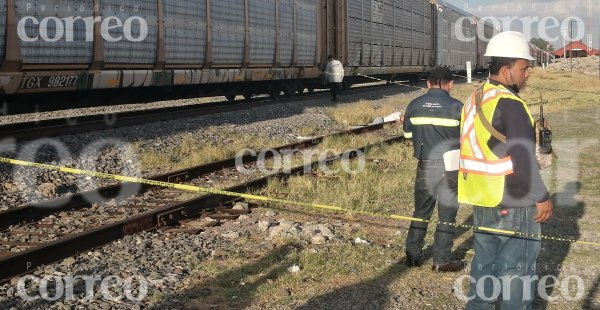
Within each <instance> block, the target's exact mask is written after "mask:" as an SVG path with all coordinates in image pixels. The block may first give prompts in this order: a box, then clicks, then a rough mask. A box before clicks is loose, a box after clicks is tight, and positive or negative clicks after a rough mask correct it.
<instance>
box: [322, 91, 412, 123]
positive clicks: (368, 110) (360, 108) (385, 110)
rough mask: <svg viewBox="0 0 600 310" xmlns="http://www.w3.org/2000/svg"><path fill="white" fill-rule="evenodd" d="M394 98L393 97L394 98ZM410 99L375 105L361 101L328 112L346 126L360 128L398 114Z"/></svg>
mask: <svg viewBox="0 0 600 310" xmlns="http://www.w3.org/2000/svg"><path fill="white" fill-rule="evenodd" d="M392 98H393V97H392ZM407 104H408V99H390V98H388V99H387V100H385V102H383V103H381V102H378V103H374V102H372V101H367V100H361V101H359V102H357V103H352V104H344V105H339V106H337V107H335V108H332V109H330V110H329V111H328V113H327V114H328V115H329V117H331V119H333V120H334V121H336V122H338V123H340V124H343V125H346V126H359V125H365V124H369V123H371V122H372V121H373V120H374V119H375V118H377V117H383V116H387V115H389V114H391V113H394V112H398V108H399V106H401V105H407Z"/></svg>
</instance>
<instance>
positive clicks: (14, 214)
mask: <svg viewBox="0 0 600 310" xmlns="http://www.w3.org/2000/svg"><path fill="white" fill-rule="evenodd" d="M384 125H385V124H375V125H370V126H365V127H359V128H355V129H352V130H347V131H340V132H337V133H333V134H330V135H323V136H319V137H315V138H313V139H310V140H305V141H300V142H297V143H291V144H286V145H283V146H279V147H275V148H272V149H273V150H275V151H278V152H281V151H283V150H301V149H305V148H309V147H314V146H316V145H318V144H319V143H321V142H322V141H323V140H324V139H325V138H327V137H336V136H343V135H358V134H363V133H367V132H372V131H376V130H381V129H383V128H384ZM273 155H274V152H267V153H266V154H265V159H269V158H271V157H273ZM240 160H241V162H242V163H244V164H249V163H254V162H256V161H257V160H258V156H257V155H250V154H246V155H244V156H243V157H241V158H236V157H232V158H228V159H224V160H221V161H218V162H213V163H208V164H204V165H199V166H195V167H191V168H187V169H182V170H178V171H174V172H169V173H165V174H160V175H155V176H151V177H148V179H150V180H155V181H163V182H172V183H181V182H184V181H185V180H188V179H193V178H197V177H200V176H203V175H207V174H210V173H214V172H217V171H221V170H223V169H228V168H233V167H235V166H236V164H237V162H240ZM129 186H136V187H138V188H137V189H138V190H137V192H135V193H134V194H141V193H143V192H145V191H147V190H149V189H151V188H153V187H152V186H147V185H142V186H139V185H137V184H128V183H119V184H115V185H110V186H106V187H102V188H99V189H96V190H91V191H87V192H83V193H77V194H73V195H69V196H66V197H61V198H57V199H53V200H50V201H46V202H41V203H34V204H29V205H25V206H22V207H18V208H13V209H9V210H6V211H3V212H0V229H7V228H8V227H10V226H11V225H16V224H20V223H27V222H32V221H37V220H39V219H41V218H43V217H46V216H48V215H51V214H55V213H58V212H60V211H68V210H75V209H83V208H89V207H91V206H92V204H93V203H94V202H101V201H99V200H93V199H90V197H103V198H104V199H105V200H108V199H112V198H118V197H122V195H120V194H122V193H127V194H129V195H130V194H132V190H127V189H129V188H128V187H129ZM56 206H60V207H56Z"/></svg>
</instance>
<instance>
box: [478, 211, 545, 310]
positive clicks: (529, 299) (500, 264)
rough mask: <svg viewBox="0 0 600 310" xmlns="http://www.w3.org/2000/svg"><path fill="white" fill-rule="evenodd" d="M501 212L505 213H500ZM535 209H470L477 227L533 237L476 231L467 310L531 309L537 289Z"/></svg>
mask: <svg viewBox="0 0 600 310" xmlns="http://www.w3.org/2000/svg"><path fill="white" fill-rule="evenodd" d="M502 209H504V210H505V211H504V212H502ZM536 213H537V210H536V208H535V206H532V207H526V208H501V207H497V208H484V207H473V220H474V224H475V226H476V227H486V228H493V229H500V230H510V231H518V232H523V233H526V234H530V235H535V236H507V235H502V234H499V233H494V232H490V231H484V230H476V231H475V240H474V245H473V247H474V250H475V256H474V257H473V262H472V264H471V279H470V280H471V285H470V288H469V294H468V296H467V298H469V299H470V300H469V302H468V303H467V309H494V304H495V303H496V301H498V303H500V304H501V309H515V310H517V309H519V310H521V309H532V303H533V299H534V297H535V287H537V285H536V284H537V277H536V265H535V262H536V259H537V257H538V254H539V253H540V248H541V241H540V239H539V237H538V235H539V234H540V233H541V227H540V224H539V223H536V222H535V221H534V220H533V219H534V218H535V215H536Z"/></svg>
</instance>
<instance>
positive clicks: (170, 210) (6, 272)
mask: <svg viewBox="0 0 600 310" xmlns="http://www.w3.org/2000/svg"><path fill="white" fill-rule="evenodd" d="M384 125H386V124H377V125H372V126H367V127H361V128H357V129H353V130H349V131H343V132H338V133H335V134H333V135H328V136H321V137H317V138H314V139H312V140H307V141H302V142H299V143H294V144H289V145H284V146H280V147H277V148H275V150H277V151H280V152H283V151H285V150H303V149H306V148H311V147H316V146H318V144H320V143H321V142H322V141H323V140H324V139H325V138H327V137H332V136H343V135H358V134H364V133H369V132H375V131H378V130H381V129H383V128H384ZM403 140H404V137H402V136H395V137H391V138H386V139H385V140H383V141H381V142H380V143H377V144H375V145H380V144H381V143H395V142H400V141H403ZM372 146H374V145H369V146H364V147H361V148H358V149H357V150H360V151H366V150H367V149H369V148H371V147H372ZM271 156H272V155H271ZM340 158H341V156H333V157H329V158H328V159H326V160H325V161H324V163H325V164H329V163H332V162H335V161H337V160H339V159H340ZM257 159H258V158H257V156H252V155H246V156H245V157H244V158H243V159H242V162H243V163H244V165H245V166H247V165H253V164H256V163H257ZM319 164H323V162H322V161H321V162H319V161H315V162H311V163H308V164H306V165H301V166H298V167H295V168H292V169H290V170H289V171H284V172H278V173H274V174H271V175H266V176H260V177H258V178H256V179H252V180H250V181H248V182H245V183H242V184H238V185H235V186H231V187H229V188H227V189H225V190H226V191H231V192H239V193H244V192H249V191H253V190H257V189H260V188H261V187H264V186H265V185H267V183H268V181H269V180H270V179H271V178H286V177H289V176H291V175H301V174H304V173H305V172H306V171H312V168H314V167H316V166H317V165H319ZM235 167H236V160H235V158H230V159H226V160H222V161H219V162H215V163H211V164H207V165H202V166H197V167H193V168H189V169H185V170H179V171H174V172H171V173H167V174H162V175H157V176H153V177H149V178H148V179H151V180H155V181H164V182H172V183H181V182H186V184H201V183H202V182H203V181H204V178H203V177H204V176H206V175H209V174H214V173H219V172H223V171H225V170H226V169H232V170H233V169H235ZM309 168H310V169H309ZM127 186H132V184H116V185H112V186H108V187H104V188H100V189H98V190H96V191H91V192H85V193H78V194H74V195H71V196H68V197H63V198H58V199H55V200H52V201H47V202H42V203H36V204H31V205H27V206H23V207H19V208H14V209H9V210H8V211H5V212H1V213H0V282H6V281H8V280H10V278H12V277H15V276H18V275H21V274H26V273H28V272H32V271H35V269H36V267H39V266H42V265H45V264H49V263H53V262H56V261H59V260H61V259H64V258H67V257H70V256H73V255H76V254H77V253H80V252H83V251H87V250H89V249H92V248H95V247H99V246H102V245H104V244H107V243H110V242H112V241H115V240H117V239H120V238H122V237H124V236H126V235H131V234H135V233H138V232H141V231H147V230H155V229H157V228H160V227H165V226H170V225H176V224H177V223H179V222H180V221H182V220H186V219H189V218H192V217H198V216H201V215H203V214H204V215H207V214H212V216H216V217H219V215H215V213H219V212H220V210H221V211H222V209H223V206H227V205H232V204H234V203H236V202H238V201H239V198H236V197H229V196H223V195H217V194H206V195H202V196H197V194H191V193H182V192H178V191H176V190H174V189H168V188H167V189H163V188H158V187H155V186H149V185H142V186H141V187H139V188H137V189H136V192H135V195H133V196H131V195H130V194H131V193H128V194H126V195H127V197H123V196H122V195H123V192H120V190H121V189H122V187H127ZM125 192H126V191H125ZM90 197H95V200H94V199H91V198H90ZM102 202H106V203H104V204H102ZM56 206H60V207H56ZM244 212H246V211H245V210H234V211H225V212H224V213H223V212H221V213H220V214H221V217H222V218H228V217H231V216H233V217H235V216H236V215H239V214H240V213H244ZM231 213H233V214H231Z"/></svg>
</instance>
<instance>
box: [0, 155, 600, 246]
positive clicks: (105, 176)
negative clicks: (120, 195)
mask: <svg viewBox="0 0 600 310" xmlns="http://www.w3.org/2000/svg"><path fill="white" fill-rule="evenodd" d="M0 163H7V164H12V165H18V166H25V167H35V168H40V169H46V170H54V171H60V172H64V173H69V174H77V175H87V176H92V177H96V178H101V179H110V180H116V181H121V182H129V183H139V184H146V185H153V186H159V187H165V188H174V189H179V190H184V191H190V192H204V193H210V194H216V195H223V196H231V197H239V198H244V199H248V200H253V201H261V202H269V203H276V204H283V205H293V206H300V207H310V208H315V209H323V210H329V211H337V212H351V213H356V214H363V215H370V216H377V217H383V218H389V219H394V220H403V221H413V222H422V223H433V224H442V225H449V226H454V227H460V228H467V229H473V230H479V231H483V232H493V233H498V234H503V235H511V236H520V237H528V238H536V239H546V240H553V241H561V242H568V243H580V244H586V245H593V246H600V243H596V242H588V241H581V240H574V239H567V238H561V237H552V236H545V235H538V234H527V233H522V232H518V231H511V230H503V229H495V228H489V227H482V226H473V225H466V224H458V223H450V222H440V221H435V220H425V219H420V218H415V217H410V216H402V215H396V214H386V213H379V212H372V211H364V210H350V209H346V208H342V207H338V206H331V205H324V204H317V203H307V202H299V201H292V200H286V199H279V198H271V197H266V196H259V195H252V194H245V193H235V192H230V191H224V190H220V189H214V188H205V187H199V186H193V185H185V184H176V183H169V182H162V181H153V180H148V179H143V178H136V177H128V176H122V175H116V174H109V173H101V172H95V171H90V170H82V169H77V168H69V167H61V166H54V165H47V164H40V163H34V162H27V161H22V160H17V159H11V158H4V157H0Z"/></svg>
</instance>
